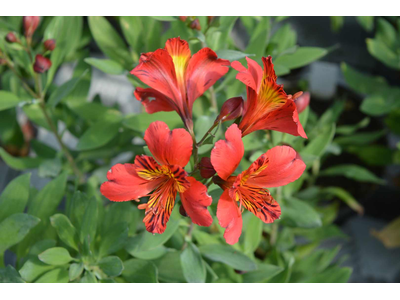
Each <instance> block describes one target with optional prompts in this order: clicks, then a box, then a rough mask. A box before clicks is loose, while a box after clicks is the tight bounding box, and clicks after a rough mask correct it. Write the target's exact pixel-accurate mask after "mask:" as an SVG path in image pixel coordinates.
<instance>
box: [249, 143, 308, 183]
mask: <svg viewBox="0 0 400 300" xmlns="http://www.w3.org/2000/svg"><path fill="white" fill-rule="evenodd" d="M305 168H306V165H305V163H304V162H303V161H302V160H301V159H300V158H299V156H298V155H297V152H296V151H295V150H294V149H293V148H292V147H289V146H276V147H274V148H272V149H270V150H268V151H267V152H266V153H264V154H263V155H261V156H260V157H259V158H258V159H257V160H256V161H255V162H254V163H253V164H252V165H251V166H250V167H249V168H248V170H247V171H245V172H248V174H249V179H248V180H247V183H248V184H253V185H257V186H259V187H263V188H266V187H278V186H283V185H286V184H288V183H290V182H293V181H295V180H297V179H298V178H299V177H300V176H301V175H302V174H303V172H304V170H305Z"/></svg>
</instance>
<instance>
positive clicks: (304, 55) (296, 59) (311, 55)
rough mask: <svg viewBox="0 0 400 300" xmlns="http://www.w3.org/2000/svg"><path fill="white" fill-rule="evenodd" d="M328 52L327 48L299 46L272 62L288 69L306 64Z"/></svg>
mask: <svg viewBox="0 0 400 300" xmlns="http://www.w3.org/2000/svg"><path fill="white" fill-rule="evenodd" d="M327 53H328V50H326V49H324V48H317V47H299V48H298V49H297V50H296V52H294V53H291V54H284V55H281V56H279V57H278V58H277V59H276V60H275V62H274V63H276V64H279V65H283V66H285V67H287V68H289V69H296V68H300V67H303V66H306V65H308V64H310V63H312V62H313V61H316V60H318V59H320V58H321V57H323V56H325V55H326V54H327Z"/></svg>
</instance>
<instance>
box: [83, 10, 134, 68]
mask: <svg viewBox="0 0 400 300" xmlns="http://www.w3.org/2000/svg"><path fill="white" fill-rule="evenodd" d="M88 20H89V27H90V31H91V32H92V35H93V38H94V40H95V41H96V44H97V45H98V46H99V48H100V49H101V51H103V52H104V54H105V55H107V56H108V57H109V58H111V59H112V60H114V61H116V62H118V63H119V64H120V65H122V66H124V67H125V68H130V67H132V64H133V61H132V58H131V56H130V54H129V51H128V49H127V47H126V45H125V43H124V41H123V40H122V38H121V37H120V36H119V35H118V33H117V32H116V31H115V29H114V28H113V27H112V26H111V25H110V23H108V21H107V20H106V18H104V17H99V16H90V17H88Z"/></svg>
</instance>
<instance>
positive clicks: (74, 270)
mask: <svg viewBox="0 0 400 300" xmlns="http://www.w3.org/2000/svg"><path fill="white" fill-rule="evenodd" d="M82 272H83V263H73V264H70V266H69V272H68V277H69V281H74V280H75V279H77V278H78V277H79V276H81V274H82Z"/></svg>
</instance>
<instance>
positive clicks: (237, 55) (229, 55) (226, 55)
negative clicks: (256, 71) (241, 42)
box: [216, 49, 255, 61]
mask: <svg viewBox="0 0 400 300" xmlns="http://www.w3.org/2000/svg"><path fill="white" fill-rule="evenodd" d="M216 53H217V55H218V57H219V58H222V59H227V60H230V61H234V60H239V59H242V58H245V57H250V56H255V54H248V53H243V52H240V51H236V50H229V49H225V50H218V51H217V52H216Z"/></svg>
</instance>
